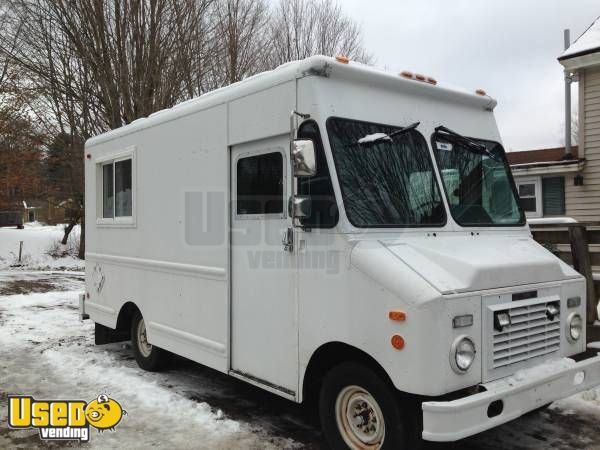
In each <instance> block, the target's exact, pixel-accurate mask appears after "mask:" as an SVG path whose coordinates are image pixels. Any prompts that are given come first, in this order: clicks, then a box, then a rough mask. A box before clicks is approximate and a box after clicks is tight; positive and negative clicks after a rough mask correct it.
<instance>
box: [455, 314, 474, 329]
mask: <svg viewBox="0 0 600 450" xmlns="http://www.w3.org/2000/svg"><path fill="white" fill-rule="evenodd" d="M471 325H473V314H465V315H464V316H456V317H454V319H452V328H465V327H470V326H471Z"/></svg>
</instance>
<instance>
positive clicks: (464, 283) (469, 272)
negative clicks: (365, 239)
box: [352, 236, 581, 294]
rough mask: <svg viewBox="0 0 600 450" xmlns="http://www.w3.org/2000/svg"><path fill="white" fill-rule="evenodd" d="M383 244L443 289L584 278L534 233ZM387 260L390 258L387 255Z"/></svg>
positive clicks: (457, 290)
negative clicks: (534, 235) (539, 242)
mask: <svg viewBox="0 0 600 450" xmlns="http://www.w3.org/2000/svg"><path fill="white" fill-rule="evenodd" d="M379 244H380V245H381V247H380V249H381V251H384V252H386V253H387V252H391V253H392V254H393V255H394V256H395V257H396V258H398V259H399V260H401V261H402V262H403V263H404V264H405V265H406V266H408V267H410V269H412V271H414V272H415V273H416V274H418V275H419V276H420V277H421V278H423V279H424V280H425V281H426V282H427V283H428V284H430V285H431V286H432V287H433V288H435V289H436V290H437V291H439V292H440V293H442V294H452V293H460V292H469V291H479V290H485V289H494V288H501V287H509V286H518V285H525V284H534V283H544V282H551V281H560V280H565V279H572V278H580V277H581V275H580V274H579V273H577V272H576V271H575V270H573V269H572V268H571V267H569V266H568V265H567V264H565V263H564V262H562V261H561V260H560V259H558V258H557V257H556V256H554V255H553V254H552V253H550V252H549V251H548V250H546V249H545V248H544V247H542V246H541V245H539V244H538V243H537V242H535V241H534V240H533V239H532V238H531V237H515V236H506V237H496V236H494V237H492V236H477V237H471V236H468V237H467V236H444V237H443V238H442V237H433V238H432V237H419V238H409V239H403V240H402V241H399V240H393V241H386V240H383V241H379ZM359 247H360V245H359ZM369 247H371V251H373V250H375V249H374V248H373V247H372V246H369ZM361 253H362V252H360V251H358V252H353V253H352V257H353V258H352V259H353V261H352V262H353V264H354V265H355V266H357V267H358V268H359V269H360V268H361V266H363V267H364V262H365V261H358V260H355V258H354V257H355V256H356V258H358V259H361ZM370 260H371V263H372V262H373V261H374V259H373V258H370ZM382 260H385V261H387V262H388V263H389V259H388V258H386V257H383V258H382ZM370 269H371V270H373V269H374V270H377V268H373V267H371V268H370Z"/></svg>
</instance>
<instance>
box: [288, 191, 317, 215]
mask: <svg viewBox="0 0 600 450" xmlns="http://www.w3.org/2000/svg"><path fill="white" fill-rule="evenodd" d="M311 213H312V201H311V199H310V197H309V196H308V195H294V196H293V197H290V201H289V202H288V214H289V215H290V217H295V218H303V217H310V215H311Z"/></svg>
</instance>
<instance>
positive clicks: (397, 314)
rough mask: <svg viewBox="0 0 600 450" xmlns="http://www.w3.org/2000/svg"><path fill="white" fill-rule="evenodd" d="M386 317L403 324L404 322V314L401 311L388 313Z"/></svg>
mask: <svg viewBox="0 0 600 450" xmlns="http://www.w3.org/2000/svg"><path fill="white" fill-rule="evenodd" d="M388 317H389V318H390V320H395V321H396V322H404V321H405V320H406V314H405V313H404V312H402V311H390V312H389V313H388Z"/></svg>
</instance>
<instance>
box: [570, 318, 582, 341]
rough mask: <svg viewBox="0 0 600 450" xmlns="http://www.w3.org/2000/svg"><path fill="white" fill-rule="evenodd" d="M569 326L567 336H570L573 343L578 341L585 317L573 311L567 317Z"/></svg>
mask: <svg viewBox="0 0 600 450" xmlns="http://www.w3.org/2000/svg"><path fill="white" fill-rule="evenodd" d="M567 327H568V330H567V331H568V333H567V337H568V338H569V341H571V342H572V343H575V342H577V341H578V340H579V338H580V337H581V332H582V331H583V319H582V318H581V316H580V315H579V314H577V313H571V315H570V316H569V318H568V319H567Z"/></svg>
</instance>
